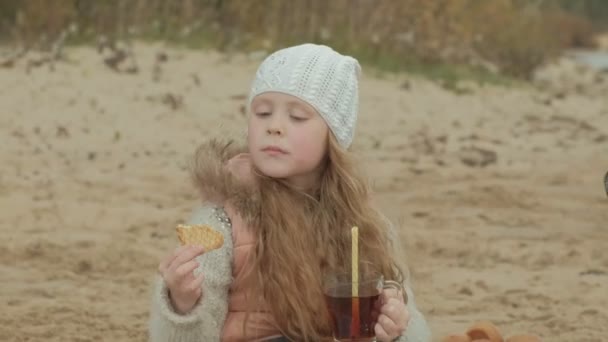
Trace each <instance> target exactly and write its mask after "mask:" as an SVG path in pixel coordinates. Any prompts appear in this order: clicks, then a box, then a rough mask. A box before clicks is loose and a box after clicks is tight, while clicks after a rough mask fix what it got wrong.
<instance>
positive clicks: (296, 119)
mask: <svg viewBox="0 0 608 342" xmlns="http://www.w3.org/2000/svg"><path fill="white" fill-rule="evenodd" d="M291 119H292V120H293V121H297V122H302V121H306V120H307V119H306V118H302V117H299V116H294V115H292V116H291Z"/></svg>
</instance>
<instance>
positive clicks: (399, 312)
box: [380, 298, 410, 335]
mask: <svg viewBox="0 0 608 342" xmlns="http://www.w3.org/2000/svg"><path fill="white" fill-rule="evenodd" d="M380 312H381V315H380V316H383V315H384V316H386V317H387V318H389V319H390V321H391V322H392V323H393V324H394V326H390V324H387V325H388V326H386V325H385V326H384V328H388V329H393V328H394V331H395V333H396V334H397V335H400V334H401V333H403V331H405V329H406V328H407V324H408V322H409V320H410V313H409V311H407V307H406V306H405V304H403V301H400V300H398V299H395V298H391V299H389V301H388V303H386V304H385V305H383V306H382V308H381V309H380ZM387 331H388V330H387Z"/></svg>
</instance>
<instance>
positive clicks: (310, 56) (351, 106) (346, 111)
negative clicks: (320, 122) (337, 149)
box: [249, 44, 361, 148]
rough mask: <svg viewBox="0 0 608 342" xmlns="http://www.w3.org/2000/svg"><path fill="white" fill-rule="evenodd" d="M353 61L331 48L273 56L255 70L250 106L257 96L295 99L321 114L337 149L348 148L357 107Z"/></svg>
mask: <svg viewBox="0 0 608 342" xmlns="http://www.w3.org/2000/svg"><path fill="white" fill-rule="evenodd" d="M360 74H361V66H360V65H359V62H357V60H356V59H354V58H352V57H350V56H344V55H341V54H339V53H338V52H336V51H334V50H332V49H331V48H330V47H327V46H324V45H315V44H303V45H298V46H294V47H290V48H286V49H283V50H279V51H277V52H274V53H273V54H271V55H270V56H268V57H267V58H266V59H265V60H264V61H263V62H262V64H261V65H260V67H259V68H258V71H257V73H256V76H255V79H254V81H253V85H252V86H251V93H250V95H249V105H251V101H252V100H253V98H254V97H256V96H257V95H260V94H262V93H265V92H269V91H276V92H280V93H285V94H288V95H292V96H295V97H297V98H299V99H301V100H302V101H305V102H306V103H308V104H310V105H311V106H312V107H313V108H315V109H316V110H317V112H319V114H321V116H322V117H323V119H325V122H326V123H327V125H328V126H329V128H330V129H331V131H332V132H333V133H334V135H335V136H336V138H337V140H338V142H339V143H340V145H341V146H342V147H344V148H348V147H349V146H350V144H351V143H352V141H353V137H354V135H355V125H356V123H357V111H358V107H359V85H358V83H359V75H360Z"/></svg>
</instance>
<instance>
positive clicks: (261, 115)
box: [255, 112, 270, 118]
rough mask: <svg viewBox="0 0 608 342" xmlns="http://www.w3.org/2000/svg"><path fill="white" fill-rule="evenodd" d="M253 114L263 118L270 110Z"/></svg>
mask: <svg viewBox="0 0 608 342" xmlns="http://www.w3.org/2000/svg"><path fill="white" fill-rule="evenodd" d="M255 115H256V116H259V117H261V118H263V117H266V116H270V112H260V113H255Z"/></svg>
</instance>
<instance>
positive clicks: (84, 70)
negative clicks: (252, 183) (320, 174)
mask: <svg viewBox="0 0 608 342" xmlns="http://www.w3.org/2000/svg"><path fill="white" fill-rule="evenodd" d="M159 51H164V53H166V56H167V58H168V59H167V61H166V62H165V63H162V64H161V66H160V69H159V70H160V72H156V75H154V74H155V72H153V70H154V69H155V68H154V64H155V56H156V54H157V53H158V52H159ZM136 53H137V60H138V63H139V65H138V66H139V73H137V74H129V73H117V72H114V71H112V70H110V69H109V68H108V67H107V66H105V65H104V63H103V62H102V57H101V56H100V55H98V54H97V53H96V52H95V50H93V49H87V48H73V49H69V50H67V57H68V59H69V61H68V62H59V63H57V64H56V65H55V67H54V71H53V70H51V69H50V67H49V65H48V64H44V65H42V66H39V67H36V66H34V65H33V64H31V63H30V66H31V67H30V68H29V71H26V69H27V68H26V65H27V60H28V59H27V57H26V58H24V59H23V60H22V61H19V62H18V63H17V64H16V65H14V66H13V67H10V68H0V137H1V140H2V144H0V158H1V161H2V163H1V165H2V172H1V173H0V208H1V215H0V282H1V284H2V290H1V291H0V303H1V304H2V309H1V310H0V340H2V341H99V340H104V341H136V340H137V341H143V340H145V339H146V324H147V317H148V308H149V301H150V283H151V279H152V277H153V276H154V274H155V270H156V266H157V264H158V261H159V259H160V258H161V256H162V255H164V254H165V253H166V251H168V250H170V249H172V248H173V246H174V245H175V244H176V237H175V235H174V228H173V227H174V225H175V224H176V223H178V222H181V221H183V220H184V219H186V218H187V217H188V215H189V212H190V210H191V208H192V206H193V205H194V202H195V201H196V198H195V196H194V195H195V193H194V191H193V189H191V187H190V185H189V184H190V183H189V181H188V175H187V173H186V172H185V170H186V169H185V166H186V163H187V161H188V160H189V158H190V156H191V154H192V152H193V150H194V148H195V147H196V145H197V144H198V143H199V142H201V141H202V140H203V139H205V137H207V136H210V135H214V134H217V133H221V132H230V131H234V130H240V129H244V124H245V122H244V116H243V115H242V114H241V106H242V104H243V101H244V99H243V97H244V95H245V94H246V92H247V90H248V86H249V82H250V79H251V77H252V75H253V72H254V70H255V68H256V66H257V64H258V63H259V60H257V59H255V58H254V59H253V60H252V59H247V58H243V57H235V58H234V59H232V60H227V58H225V57H223V56H221V55H218V54H214V53H210V52H200V51H198V52H197V51H186V50H178V49H165V48H162V47H161V46H150V45H148V46H138V47H137V48H136ZM157 69H158V68H157ZM371 74H373V73H371V72H370V73H368V74H366V75H365V76H364V78H363V81H362V112H361V119H360V123H359V129H358V136H357V138H356V143H355V146H354V147H355V149H356V150H357V151H358V152H360V156H361V159H362V161H363V162H365V163H367V165H368V166H369V172H370V174H371V175H372V176H373V177H374V180H375V181H374V186H375V189H376V190H377V194H378V200H379V201H380V203H382V205H383V206H384V211H385V212H386V213H387V214H388V215H389V216H390V217H391V219H393V220H394V221H395V222H398V223H399V224H400V225H401V227H402V228H401V234H402V238H403V239H404V242H405V245H406V246H407V248H408V258H409V264H410V267H411V270H412V273H413V276H414V284H415V291H416V294H417V300H418V302H419V305H420V307H421V309H422V310H423V311H424V313H425V314H426V315H427V317H428V319H429V321H430V324H431V326H432V330H433V332H434V335H435V338H436V339H439V338H440V337H441V336H443V335H445V334H447V333H453V332H462V331H464V330H465V329H466V328H467V327H468V326H469V325H471V324H472V323H473V322H474V321H477V320H481V319H490V320H492V321H493V322H495V323H496V324H497V325H498V326H499V327H500V328H501V330H502V331H503V332H504V334H505V335H511V334H515V333H524V332H527V333H535V334H538V335H539V336H541V337H543V340H544V341H564V342H566V341H568V342H571V341H579V342H583V341H608V327H607V326H606V323H607V322H608V247H607V242H606V241H608V227H607V226H608V198H606V194H605V193H604V189H603V186H602V181H601V179H602V177H603V173H604V172H605V171H606V170H608V97H607V96H605V95H604V96H602V95H601V94H597V92H590V93H586V92H585V91H584V89H583V90H581V89H582V88H581V89H578V91H574V92H571V93H568V92H563V91H558V92H555V91H549V90H538V89H534V88H533V87H531V86H522V87H517V88H503V87H483V88H479V87H473V89H472V92H471V93H468V94H463V95H457V94H454V93H451V92H448V91H446V90H444V89H442V88H441V87H439V86H437V85H436V84H433V83H430V82H428V81H425V80H420V79H414V78H408V77H407V76H404V75H401V76H391V77H384V78H375V77H373V75H371ZM597 77H598V79H599V78H601V77H604V78H603V79H600V81H601V80H603V82H605V83H604V84H606V83H607V82H608V81H607V80H606V78H608V75H598V76H597ZM597 82H599V81H597ZM594 84H595V83H594ZM604 94H605V93H604Z"/></svg>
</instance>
